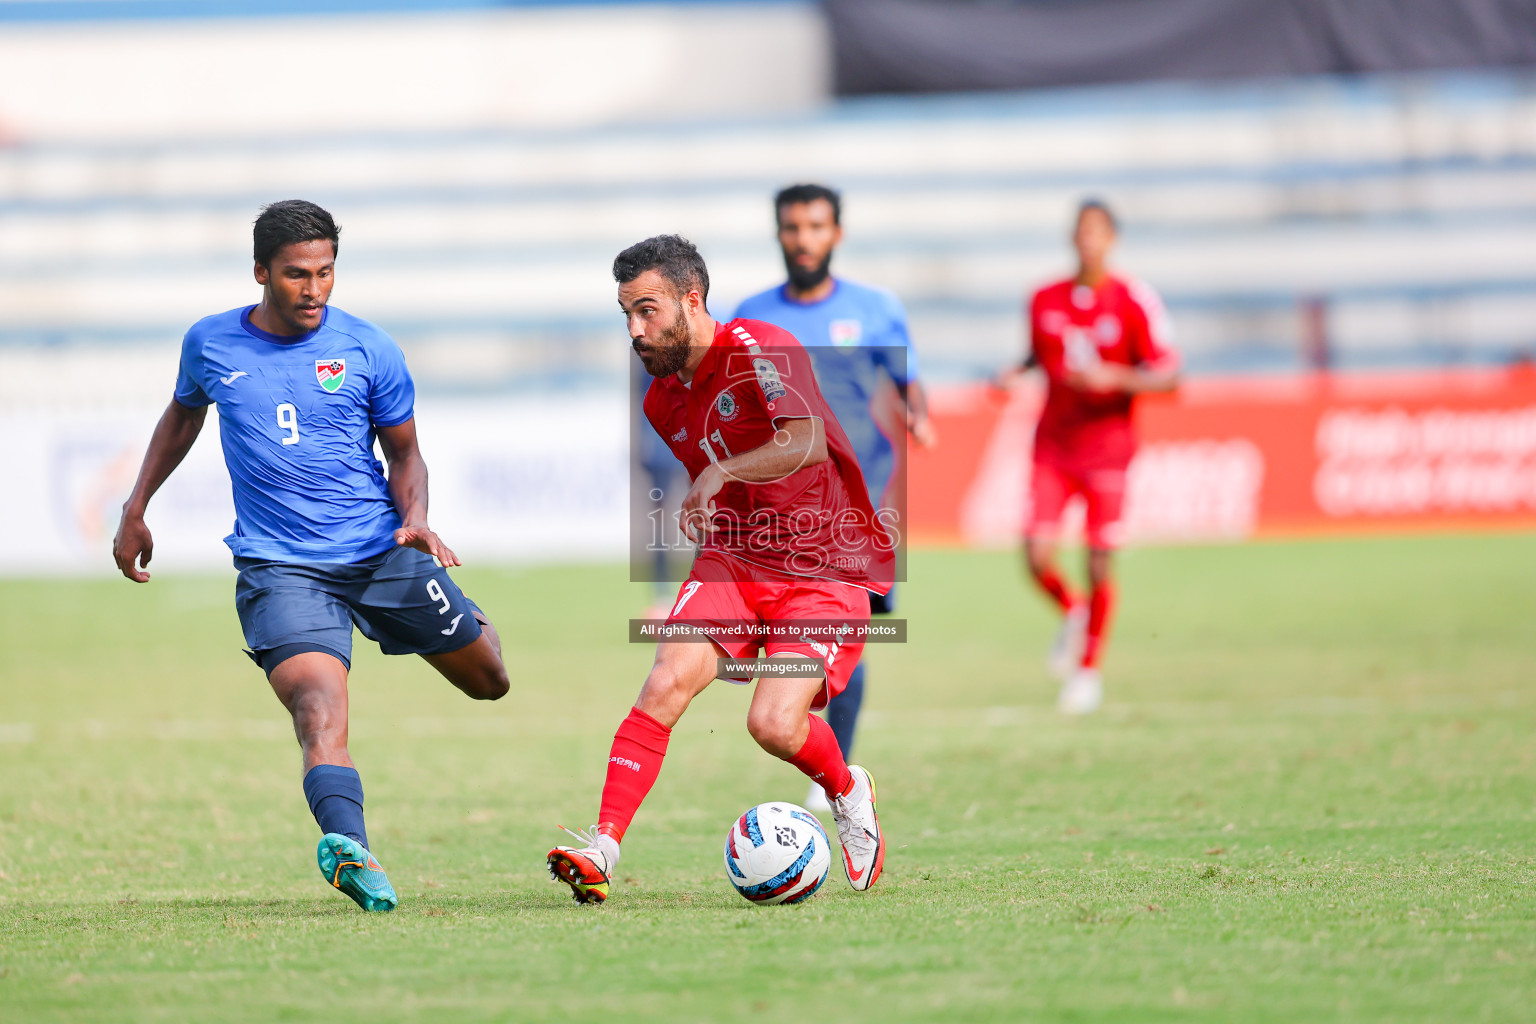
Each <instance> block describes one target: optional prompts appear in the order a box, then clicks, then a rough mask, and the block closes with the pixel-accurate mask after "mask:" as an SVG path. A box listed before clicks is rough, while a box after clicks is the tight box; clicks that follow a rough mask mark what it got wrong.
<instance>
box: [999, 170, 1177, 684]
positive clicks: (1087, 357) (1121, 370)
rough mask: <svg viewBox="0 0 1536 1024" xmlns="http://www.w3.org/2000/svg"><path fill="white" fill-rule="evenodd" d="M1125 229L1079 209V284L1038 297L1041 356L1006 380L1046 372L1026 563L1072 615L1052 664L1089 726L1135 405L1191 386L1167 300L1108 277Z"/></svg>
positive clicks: (1106, 213) (1033, 333)
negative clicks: (1075, 509)
mask: <svg viewBox="0 0 1536 1024" xmlns="http://www.w3.org/2000/svg"><path fill="white" fill-rule="evenodd" d="M1117 229H1118V224H1117V222H1116V219H1115V215H1114V213H1113V212H1112V211H1111V210H1110V208H1109V207H1108V206H1107V205H1106V204H1105V203H1103V202H1102V201H1100V200H1096V199H1090V200H1088V201H1086V202H1084V203H1083V204H1082V205H1081V206H1080V207H1079V208H1078V211H1077V227H1076V230H1075V232H1074V233H1073V238H1072V243H1073V246H1074V247H1075V248H1076V249H1077V259H1078V266H1077V273H1076V274H1075V275H1074V276H1072V277H1070V278H1067V279H1065V280H1061V281H1056V282H1054V283H1052V284H1048V285H1046V286H1045V287H1043V288H1041V289H1040V290H1039V291H1037V292H1035V295H1034V298H1033V299H1032V300H1031V301H1030V305H1029V338H1030V351H1029V355H1028V357H1027V358H1026V359H1025V361H1024V364H1023V366H1022V367H1020V368H1019V370H1015V371H1013V372H1012V373H1011V374H1009V375H1005V380H1006V379H1007V378H1008V377H1012V376H1017V375H1018V374H1019V373H1021V372H1022V371H1023V370H1027V369H1029V368H1030V367H1036V366H1037V367H1039V368H1040V369H1041V370H1043V371H1044V372H1045V377H1046V398H1045V407H1044V409H1042V410H1041V413H1040V421H1039V423H1038V424H1037V425H1036V427H1035V450H1034V460H1033V465H1032V469H1031V474H1030V513H1029V521H1028V523H1027V524H1026V525H1025V531H1024V553H1025V557H1026V559H1027V561H1028V564H1029V572H1030V575H1031V576H1032V577H1033V578H1034V580H1035V582H1036V583H1037V584H1039V586H1040V589H1041V590H1043V591H1044V592H1045V594H1046V595H1047V596H1048V597H1049V598H1050V599H1051V600H1052V601H1053V602H1054V603H1055V604H1056V607H1057V608H1058V609H1060V611H1061V614H1062V625H1061V629H1060V631H1059V632H1058V633H1057V636H1056V642H1055V644H1054V645H1053V647H1052V650H1051V658H1050V665H1051V670H1052V672H1053V673H1055V674H1056V675H1058V676H1059V677H1060V678H1061V680H1062V687H1061V695H1060V697H1059V698H1058V701H1057V704H1058V706H1059V707H1060V709H1061V710H1062V711H1064V712H1066V713H1068V714H1079V715H1080V714H1087V713H1089V712H1092V711H1095V710H1097V709H1098V707H1099V705H1100V703H1102V701H1103V698H1104V684H1103V680H1102V678H1101V676H1100V674H1099V656H1100V654H1101V652H1102V650H1103V645H1104V641H1105V638H1106V637H1107V635H1108V630H1109V620H1110V615H1111V613H1112V611H1113V609H1114V603H1115V587H1114V580H1113V576H1112V572H1111V570H1112V565H1113V560H1114V558H1113V556H1114V551H1115V549H1116V548H1117V547H1118V546H1119V544H1120V535H1121V532H1122V531H1121V514H1122V506H1123V504H1124V501H1125V489H1126V471H1127V469H1128V468H1129V466H1130V463H1131V457H1132V456H1133V455H1134V454H1135V453H1136V430H1135V425H1134V423H1133V421H1132V410H1133V407H1134V405H1135V399H1136V396H1137V395H1139V394H1143V393H1146V392H1151V391H1172V390H1174V389H1175V388H1176V387H1178V381H1179V362H1178V357H1177V355H1176V354H1175V353H1174V351H1173V350H1172V348H1170V347H1169V341H1170V338H1169V325H1168V317H1167V314H1166V312H1165V311H1164V310H1163V304H1162V301H1161V300H1160V299H1159V298H1158V297H1157V294H1156V293H1155V292H1153V291H1152V289H1151V288H1148V287H1147V286H1146V285H1144V284H1142V283H1141V282H1139V281H1136V280H1134V279H1132V278H1129V277H1126V276H1124V275H1121V274H1118V273H1112V272H1111V271H1110V270H1109V269H1108V266H1107V260H1108V257H1109V253H1110V250H1111V249H1112V248H1113V247H1114V244H1115V239H1116V233H1117ZM1074 496H1081V497H1082V498H1083V501H1084V503H1085V504H1086V506H1087V523H1086V526H1087V530H1086V532H1087V540H1088V588H1089V589H1088V593H1087V595H1086V597H1084V596H1083V595H1080V594H1077V593H1074V592H1073V591H1072V590H1071V588H1070V587H1068V585H1067V584H1066V582H1065V581H1064V580H1063V579H1062V578H1061V574H1060V573H1059V572H1058V571H1057V568H1056V549H1057V546H1058V544H1059V541H1060V533H1061V519H1062V512H1063V510H1064V509H1065V508H1066V505H1067V502H1068V501H1069V500H1070V499H1071V498H1072V497H1074Z"/></svg>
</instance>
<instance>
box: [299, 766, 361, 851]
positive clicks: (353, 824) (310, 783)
mask: <svg viewBox="0 0 1536 1024" xmlns="http://www.w3.org/2000/svg"><path fill="white" fill-rule="evenodd" d="M304 798H305V799H306V800H308V801H309V809H310V811H311V812H312V813H313V814H314V816H315V821H316V822H317V823H318V824H319V825H320V831H321V832H337V833H340V834H341V835H344V836H347V837H348V838H351V839H355V840H357V841H358V842H359V843H362V844H363V847H364V848H365V849H367V848H368V830H367V829H365V828H364V827H363V780H362V778H361V777H359V776H358V774H357V769H356V768H343V767H342V766H341V765H338V764H317V765H315V766H314V767H313V768H311V769H310V770H309V771H308V772H307V773H306V774H305V776H304Z"/></svg>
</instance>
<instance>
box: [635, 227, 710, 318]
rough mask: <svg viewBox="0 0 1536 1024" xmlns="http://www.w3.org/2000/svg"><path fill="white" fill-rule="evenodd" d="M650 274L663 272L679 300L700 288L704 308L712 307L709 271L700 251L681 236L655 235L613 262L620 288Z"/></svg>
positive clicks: (638, 243)
mask: <svg viewBox="0 0 1536 1024" xmlns="http://www.w3.org/2000/svg"><path fill="white" fill-rule="evenodd" d="M647 270H659V271H661V276H662V277H664V278H666V279H667V280H668V281H669V282H671V284H672V286H673V287H674V288H676V289H677V293H678V296H679V297H681V296H683V295H686V294H688V293H689V292H690V291H692V290H694V289H695V288H697V289H698V291H699V294H700V295H702V296H703V297H704V302H705V305H706V306H707V305H708V304H709V268H708V267H706V266H705V265H704V257H703V256H700V255H699V247H698V246H696V245H694V244H693V243H692V242H690V241H688V239H686V238H684V237H683V236H682V235H654V236H652V237H651V238H647V239H646V240H645V241H643V242H636V243H635V244H634V245H632V246H630V247H629V248H628V249H625V250H624V251H623V252H621V253H619V254H618V255H617V256H615V257H614V258H613V279H614V280H615V281H617V282H618V283H619V284H628V283H629V282H631V281H633V280H634V279H635V278H637V277H639V276H640V275H641V274H643V273H645V272H646V271H647Z"/></svg>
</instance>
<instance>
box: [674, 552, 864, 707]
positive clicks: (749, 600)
mask: <svg viewBox="0 0 1536 1024" xmlns="http://www.w3.org/2000/svg"><path fill="white" fill-rule="evenodd" d="M795 620H800V621H806V620H810V621H814V622H817V623H836V624H839V625H840V624H842V623H847V624H848V626H849V628H850V630H857V629H858V628H859V627H860V626H863V625H867V624H868V623H869V592H868V591H866V590H865V589H864V588H862V587H856V586H854V585H852V584H850V583H834V582H831V581H830V580H812V579H804V580H800V579H796V580H785V579H783V578H776V577H773V576H771V575H769V574H766V573H757V572H754V571H753V570H752V568H751V567H750V566H747V565H744V564H742V563H741V562H738V561H736V560H735V559H733V558H728V557H725V556H722V555H714V554H711V553H709V552H707V551H706V552H702V553H700V555H699V556H698V557H697V558H696V559H694V563H693V571H692V572H690V573H689V574H688V578H687V579H686V580H684V581H683V585H682V587H681V589H679V590H678V592H677V600H676V601H674V602H673V604H672V611H671V612H670V613H669V614H668V616H667V621H668V622H674V621H683V622H688V623H692V624H693V625H695V626H698V627H700V628H702V629H703V631H704V632H705V634H706V635H708V636H709V638H710V639H711V640H713V641H714V642H715V645H716V646H718V647H719V648H720V649H721V650H722V651H724V652H725V655H726V657H728V658H755V657H757V656H758V653H759V652H761V653H762V655H763V657H767V658H771V657H773V656H774V655H775V654H798V655H803V656H804V657H807V658H822V659H825V661H826V663H827V677H826V682H825V683H824V685H823V686H822V688H821V692H820V693H819V694H817V695H816V699H815V701H814V702H813V703H812V704H811V708H812V710H817V709H820V708H824V707H826V706H827V702H828V701H830V700H831V699H832V698H833V697H836V696H837V695H838V694H840V693H842V692H843V690H844V689H845V688H846V687H847V686H848V677H849V676H851V675H852V674H853V669H854V666H856V665H858V663H859V657H860V655H862V654H863V653H864V639H863V633H862V632H859V633H856V634H855V635H854V636H852V637H847V638H843V639H839V638H838V637H837V636H836V635H835V633H829V632H819V633H817V634H815V635H813V636H810V637H784V636H774V635H770V634H769V631H768V629H767V627H768V626H769V625H770V624H773V623H787V622H791V621H795ZM731 681H732V682H742V683H748V682H751V680H750V679H735V678H733V679H732V680H731Z"/></svg>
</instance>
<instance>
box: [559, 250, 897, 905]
mask: <svg viewBox="0 0 1536 1024" xmlns="http://www.w3.org/2000/svg"><path fill="white" fill-rule="evenodd" d="M613 276H614V279H615V280H616V281H617V282H618V284H619V305H620V307H621V308H622V309H623V310H624V315H625V317H626V319H627V321H628V325H629V333H630V337H631V339H632V340H633V346H634V349H635V352H636V353H637V354H638V355H639V356H640V361H641V362H642V363H643V364H644V365H645V369H646V372H648V373H650V374H651V375H652V376H653V377H655V378H656V380H655V381H654V382H653V383H652V384H651V387H650V389H649V390H648V391H647V392H646V395H645V403H644V405H645V414H646V417H647V419H649V420H650V422H651V425H652V426H654V427H655V428H656V432H657V433H658V434H660V435H661V437H662V438H663V439H665V440H666V442H667V445H668V446H669V447H670V448H671V449H672V452H673V454H675V455H676V456H677V457H678V459H679V460H680V461H681V462H682V463H683V465H684V466H685V467H686V468H687V470H688V475H689V478H690V479H691V480H692V487H691V488H690V490H689V491H688V493H687V495H685V496H684V498H683V503H682V514H683V528H684V531H685V532H686V533H687V534H688V536H689V538H690V539H691V540H693V541H694V542H695V543H697V544H698V545H699V550H698V554H697V555H696V557H695V559H694V564H693V569H692V571H691V572H690V573H689V575H688V579H687V580H686V581H685V582H684V583H683V585H682V588H681V589H680V590H679V591H678V596H677V600H676V602H675V603H674V604H673V606H672V610H671V614H670V615H669V617H668V619H667V626H668V628H674V627H678V628H683V629H686V628H687V627H689V626H693V627H696V628H697V630H698V632H699V633H700V634H702V635H701V636H697V637H696V638H695V639H694V640H693V641H691V642H681V643H678V642H665V641H664V642H662V643H660V644H658V646H657V649H656V661H655V663H654V665H653V666H652V667H651V671H650V674H649V675H648V676H647V677H646V680H645V684H644V686H642V687H641V689H640V696H639V698H638V699H637V700H636V701H635V705H634V707H633V708H631V709H630V712H629V716H628V717H627V718H625V719H624V721H623V722H622V723H621V724H620V726H619V729H618V732H617V733H615V735H614V738H613V748H612V750H611V751H610V753H609V757H608V769H607V780H606V782H605V783H604V785H603V795H602V803H601V808H600V810H599V813H598V821H597V825H596V826H595V827H594V828H593V830H592V834H591V835H585V834H582V833H574V832H573V833H572V834H574V835H577V836H579V837H580V838H581V839H582V841H583V842H584V843H585V844H586V845H585V846H582V847H567V846H557V847H556V848H554V849H553V850H551V851H550V852H549V867H550V873H551V874H552V875H553V876H554V877H555V878H556V879H558V880H560V881H563V882H565V883H566V884H568V885H569V886H570V887H571V891H572V893H573V894H574V895H575V897H576V900H577V901H578V902H580V903H586V902H589V901H600V900H603V899H606V898H607V896H608V892H609V886H610V884H611V880H612V878H613V869H614V866H615V865H616V864H617V863H618V860H619V844H620V842H622V840H623V838H624V833H625V831H626V830H627V829H628V828H629V824H630V821H631V819H633V817H634V815H635V812H636V811H637V810H638V809H639V807H640V803H641V801H643V800H644V799H645V796H646V794H647V793H648V792H650V789H651V786H652V784H653V783H655V781H656V776H657V774H658V772H660V770H661V762H662V759H663V758H664V757H665V755H666V750H667V741H668V739H669V737H670V735H671V731H672V727H673V726H674V725H676V724H677V721H678V719H679V718H681V717H682V714H683V712H684V711H685V710H687V708H688V704H689V702H690V701H692V700H693V698H694V697H696V696H698V694H699V693H701V692H702V691H703V690H704V688H705V687H707V686H708V685H709V684H710V683H711V682H712V681H714V680H715V679H716V678H717V673H718V672H719V671H720V670H721V668H722V667H724V666H723V664H722V663H723V661H724V659H721V658H720V655H724V656H725V658H727V659H741V658H753V657H755V656H756V655H757V654H758V652H759V651H762V652H763V653H764V654H765V655H766V656H767V661H766V662H764V663H763V664H764V671H762V672H761V673H749V674H746V678H742V676H743V673H741V672H740V671H733V672H731V674H730V676H729V677H730V678H732V679H733V681H738V682H750V681H751V679H750V676H751V675H752V674H760V675H761V678H760V679H759V681H758V684H757V688H756V690H755V691H754V693H753V695H752V702H751V707H750V709H749V710H748V712H747V731H748V732H750V733H751V734H752V738H753V739H755V740H756V741H757V742H758V745H760V746H761V747H762V748H763V749H764V750H766V751H767V752H768V753H770V754H773V755H774V756H775V757H779V758H782V759H783V760H785V761H788V762H789V763H790V764H792V765H794V766H795V767H796V768H798V769H800V770H801V771H802V772H804V773H805V774H806V775H807V776H809V777H810V779H811V780H812V781H813V782H818V783H820V784H821V786H822V788H823V790H824V791H825V792H826V794H827V798H828V800H829V801H830V802H831V804H832V814H833V818H834V819H835V820H836V822H837V832H838V839H839V840H840V841H841V843H842V847H843V867H844V868H845V869H846V871H847V874H848V881H849V883H850V884H851V885H852V886H853V888H855V889H858V890H863V889H868V888H869V887H870V886H871V885H873V884H874V882H875V880H876V879H878V878H879V877H880V871H881V868H882V867H883V865H884V860H885V837H884V835H883V834H882V833H881V831H880V823H879V821H878V819H877V818H876V816H875V784H874V780H873V779H872V778H871V777H870V775H869V772H868V771H866V770H865V769H864V768H861V767H859V766H858V765H849V764H847V762H846V761H844V759H843V755H842V752H841V751H840V749H839V748H838V744H837V738H836V737H835V736H834V735H833V733H832V729H831V727H830V726H828V725H827V723H826V722H825V721H823V720H822V719H821V718H820V717H819V716H817V715H813V714H811V711H812V710H814V709H819V708H822V707H825V706H826V704H827V701H828V700H830V699H831V698H832V697H834V696H836V695H837V694H838V693H839V692H841V691H842V689H843V687H844V686H846V685H847V682H848V676H849V674H850V673H851V672H852V671H853V667H854V666H855V665H856V664H858V660H859V655H860V653H861V652H862V650H863V647H864V641H863V637H862V634H861V633H860V632H859V630H860V629H861V628H862V627H865V626H867V624H868V622H869V598H868V592H869V591H873V592H875V593H881V594H883V593H885V592H886V591H887V590H889V589H890V585H891V583H892V582H893V581H894V565H895V558H894V553H893V551H892V550H891V542H890V539H889V535H888V534H887V533H886V531H885V530H884V529H883V528H881V526H880V525H879V523H878V520H877V519H876V513H875V510H874V509H873V508H872V507H871V506H870V501H869V492H868V488H867V487H866V486H865V484H864V479H863V477H862V476H861V475H860V472H859V465H858V460H857V458H856V457H855V456H854V452H853V447H852V445H850V444H849V442H848V438H847V437H846V436H845V435H844V433H843V430H842V428H841V427H840V426H839V425H838V423H837V419H836V417H834V416H833V415H832V412H831V410H830V409H829V408H828V407H827V403H826V401H825V399H823V398H822V395H821V391H820V389H819V388H818V386H817V384H816V374H815V370H814V369H813V367H812V365H811V361H810V357H809V356H808V354H807V353H806V352H805V350H804V349H803V348H801V347H800V344H799V342H797V341H796V340H795V339H794V337H793V336H791V335H790V334H789V333H787V332H785V331H783V330H780V329H779V328H777V327H774V326H773V325H771V324H767V323H763V322H761V321H757V320H732V321H731V322H730V323H726V324H719V323H716V322H715V320H714V318H713V317H711V316H710V313H709V310H708V309H707V307H706V304H705V300H706V299H707V298H708V296H709V271H708V269H707V268H706V267H705V265H704V260H703V258H702V257H701V256H700V255H699V252H698V250H697V249H696V248H694V246H693V244H692V243H691V242H689V241H687V240H686V239H683V238H680V237H678V236H676V235H660V236H658V237H655V238H649V239H646V240H645V241H643V242H639V243H637V244H635V245H633V246H630V247H629V248H628V249H626V250H624V251H623V252H621V253H620V254H619V255H618V257H617V258H616V259H615V260H614V263H613ZM797 624H806V625H810V624H814V630H815V631H813V632H811V633H802V634H799V635H796V634H795V633H794V632H793V630H794V629H795V628H796V627H797ZM703 640H707V641H708V642H700V641H703ZM785 669H790V670H792V671H790V672H787V673H785V672H784V670H785ZM781 673H783V674H781Z"/></svg>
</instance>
